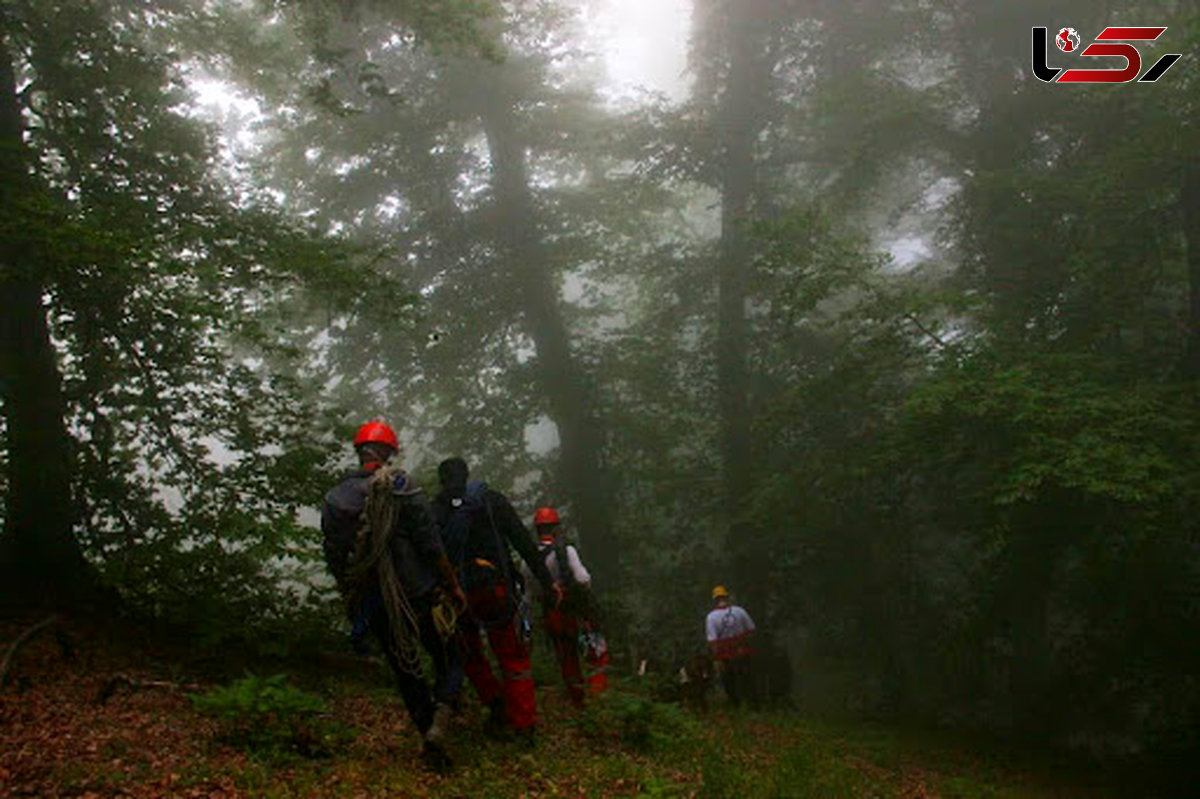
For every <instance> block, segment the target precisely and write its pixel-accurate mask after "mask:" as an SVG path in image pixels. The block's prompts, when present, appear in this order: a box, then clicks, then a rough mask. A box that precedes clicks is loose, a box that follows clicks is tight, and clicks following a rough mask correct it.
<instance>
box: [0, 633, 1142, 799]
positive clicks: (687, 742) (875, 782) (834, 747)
mask: <svg viewBox="0 0 1200 799" xmlns="http://www.w3.org/2000/svg"><path fill="white" fill-rule="evenodd" d="M37 621H38V619H36V618H16V619H9V620H7V621H3V622H0V641H3V642H4V645H3V646H4V652H5V654H12V655H13V656H12V658H11V660H9V659H7V658H6V666H7V670H6V673H5V675H4V682H5V685H4V688H3V691H2V692H0V795H4V796H47V797H48V796H135V797H146V796H221V797H234V796H280V797H283V796H447V797H449V796H463V797H476V796H498V797H500V796H513V797H516V796H569V797H579V796H595V797H608V796H679V797H690V796H696V797H742V798H744V797H757V796H772V797H774V796H781V797H852V796H869V797H904V798H906V799H915V798H916V797H1014V798H1015V797H1092V796H1117V795H1149V793H1146V792H1142V791H1136V790H1135V791H1130V790H1129V789H1128V787H1126V788H1125V789H1121V790H1119V789H1117V788H1116V787H1114V785H1113V784H1112V781H1111V780H1108V779H1106V778H1104V777H1102V776H1099V775H1098V774H1096V773H1095V772H1092V773H1091V774H1090V775H1089V776H1086V777H1085V776H1083V775H1084V772H1083V771H1081V770H1076V769H1067V768H1065V767H1062V766H1061V765H1060V766H1057V767H1055V766H1051V765H1049V764H1048V763H1037V764H1035V763H1034V762H1033V761H1032V760H1030V759H1029V758H1028V757H1013V756H1010V755H1003V754H997V753H996V752H995V751H993V752H991V753H985V752H984V750H983V749H982V748H980V747H978V746H976V747H965V746H963V745H962V744H961V743H956V742H953V741H950V740H948V739H945V738H938V737H931V736H929V735H926V734H921V733H913V732H904V731H901V730H899V729H895V728H888V727H884V726H878V725H866V724H849V723H835V722H830V721H821V720H817V719H812V718H809V717H806V716H805V715H804V714H803V713H798V712H774V713H765V712H734V711H730V710H728V709H726V708H723V707H722V706H721V705H720V703H717V704H716V706H714V707H712V708H710V709H709V710H708V711H706V712H703V713H701V712H688V711H684V710H682V709H680V708H679V707H678V706H676V705H672V704H664V703H660V702H653V701H650V700H648V699H647V698H645V696H644V695H643V692H642V691H640V690H639V688H638V686H637V685H636V684H633V683H629V682H624V681H618V682H617V685H616V689H615V690H614V691H612V692H610V694H608V695H606V696H605V697H603V698H602V700H601V701H597V702H595V703H593V704H592V705H591V706H590V707H589V709H588V710H587V711H586V712H583V713H578V712H575V711H573V710H572V709H571V708H570V707H569V705H568V704H567V703H566V702H565V700H564V699H563V697H562V695H561V693H560V691H559V690H558V686H556V685H554V684H553V682H552V673H551V672H550V671H548V668H547V664H545V663H542V664H541V665H540V667H539V669H538V671H539V677H541V678H542V679H541V680H540V681H541V682H543V683H544V684H543V685H542V686H541V687H540V689H539V712H540V728H539V736H538V740H537V742H536V744H535V745H534V746H532V747H530V746H528V745H522V744H519V743H516V742H513V741H496V740H492V739H489V738H487V737H485V736H484V735H483V733H482V732H481V724H480V722H481V714H480V711H479V709H478V707H477V706H476V705H475V703H474V702H467V703H466V705H467V706H466V707H465V708H464V711H463V713H462V714H461V715H460V716H459V717H458V718H457V719H456V722H455V725H454V727H453V738H452V752H453V756H454V760H455V764H454V767H453V769H452V770H451V771H450V772H449V773H446V774H435V773H432V772H431V771H429V770H428V769H426V768H424V767H423V766H422V764H421V762H420V759H419V756H418V747H417V741H416V738H415V735H414V734H413V732H412V730H411V728H410V726H409V724H408V721H407V718H406V716H405V714H404V712H403V707H402V705H401V703H400V701H399V698H398V696H396V695H395V693H394V692H392V691H391V690H390V689H389V687H388V680H387V678H386V674H385V673H383V672H382V671H381V670H378V669H376V668H374V667H364V665H365V664H363V663H358V664H355V663H354V661H352V660H351V659H349V658H346V659H345V662H344V663H341V664H339V662H338V661H337V660H336V659H331V660H330V662H329V663H327V664H321V663H316V662H314V661H313V660H311V659H310V660H308V661H306V662H305V661H296V662H292V663H290V664H289V663H283V662H279V661H275V662H267V661H262V662H259V663H257V664H254V665H257V666H261V667H262V668H263V669H266V670H270V671H272V672H273V671H275V670H277V669H280V668H281V667H282V668H287V667H290V668H291V669H292V674H293V676H292V678H291V679H292V682H294V683H295V684H297V685H301V686H303V688H304V689H305V690H306V691H307V692H308V693H310V694H313V695H316V696H319V697H320V698H321V699H322V700H323V701H324V704H325V708H324V712H323V713H321V714H320V715H319V719H318V721H319V726H316V727H314V728H312V729H314V730H317V731H318V733H317V734H318V735H319V738H320V740H319V741H318V742H317V743H316V745H313V746H309V747H307V749H308V756H300V755H299V754H296V753H295V752H290V753H289V752H285V751H283V750H281V749H274V750H264V749H261V748H257V749H247V748H246V747H245V746H238V745H235V744H234V743H233V742H231V739H230V738H229V731H228V728H227V727H225V726H223V724H222V722H221V720H220V719H216V718H213V717H212V716H210V715H206V714H204V713H202V712H200V710H198V709H197V707H196V706H195V703H194V702H193V701H192V699H191V695H193V694H195V693H202V692H204V691H207V690H210V689H212V688H214V687H215V686H217V685H218V684H219V683H220V682H221V680H222V678H220V677H217V676H216V674H217V673H218V672H219V671H220V670H221V666H222V665H225V666H228V665H230V663H229V662H227V661H226V659H225V658H223V657H222V654H221V653H220V652H211V653H208V658H207V659H206V660H204V659H197V658H196V657H195V656H194V655H192V656H190V657H180V654H179V652H178V651H175V650H172V649H171V648H164V647H159V646H156V645H154V644H152V643H150V642H149V640H148V639H146V638H140V637H139V636H138V635H137V634H136V633H133V634H131V631H130V630H128V629H126V630H121V631H119V632H113V631H112V630H100V629H98V628H95V627H93V626H87V627H84V626H81V625H79V624H73V623H68V622H63V623H60V624H57V625H55V626H54V629H53V631H51V630H49V629H48V630H47V631H46V632H45V633H44V634H38V635H37V636H35V637H31V638H29V640H28V641H27V643H24V644H23V645H21V646H20V647H19V648H17V649H16V650H15V652H14V650H13V647H12V642H14V641H16V640H17V639H18V637H19V636H20V635H21V633H22V631H27V630H28V629H29V628H30V625H31V624H33V623H36V622H37ZM230 660H232V658H230ZM543 660H544V659H543ZM246 665H250V664H247V663H245V662H244V661H242V660H240V659H238V664H237V665H236V666H235V667H234V668H235V669H236V668H244V667H245V666H246ZM214 666H216V667H217V668H216V670H214ZM262 673H265V672H262ZM310 743H311V742H310ZM1147 791H1149V789H1147Z"/></svg>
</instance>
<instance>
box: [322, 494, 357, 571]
mask: <svg viewBox="0 0 1200 799" xmlns="http://www.w3.org/2000/svg"><path fill="white" fill-rule="evenodd" d="M344 517H345V513H344V512H339V510H338V509H337V508H335V507H334V506H333V505H332V504H330V502H329V500H328V499H326V500H325V504H324V506H323V507H322V508H321V534H322V541H321V549H322V550H323V551H324V553H325V565H326V566H328V567H329V573H330V574H332V575H333V580H334V582H335V583H337V587H338V590H339V591H342V592H343V593H344V592H345V589H346V563H347V561H349V559H350V550H352V549H353V548H354V537H355V535H356V531H355V529H354V525H353V524H347V523H346V519H345V518H344Z"/></svg>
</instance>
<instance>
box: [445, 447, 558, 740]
mask: <svg viewBox="0 0 1200 799" xmlns="http://www.w3.org/2000/svg"><path fill="white" fill-rule="evenodd" d="M469 476H470V470H469V469H468V467H467V462H466V461H464V460H463V459H462V458H457V457H456V458H447V459H446V460H444V461H442V462H441V463H440V464H438V480H439V481H440V482H441V485H442V488H441V491H439V492H438V495H437V497H435V498H434V505H433V510H434V515H435V516H436V518H437V521H438V524H439V526H440V528H441V536H442V543H443V546H444V547H445V549H446V553H447V555H448V556H449V557H450V561H451V563H453V564H454V567H455V568H456V569H457V570H458V574H459V580H460V583H461V584H462V586H463V589H464V590H465V591H466V595H467V607H468V612H467V613H466V614H464V615H463V617H462V618H461V619H460V620H459V630H460V633H461V641H462V644H463V647H464V657H465V664H464V665H465V669H466V673H467V678H468V679H470V681H471V685H472V686H474V688H475V693H476V694H478V696H479V701H480V702H481V703H482V704H483V705H485V706H486V707H487V708H488V709H489V711H490V712H489V716H488V721H487V728H488V730H489V731H490V732H493V733H495V732H498V731H499V730H500V729H502V727H503V725H504V724H505V723H507V726H508V727H509V728H510V729H512V730H514V731H517V732H518V733H520V734H521V735H522V736H524V737H526V738H528V739H529V741H530V742H532V740H533V730H534V725H535V724H536V721H537V708H536V703H535V699H534V691H533V688H534V686H533V671H532V665H531V663H530V650H529V642H528V640H527V639H526V637H525V636H524V635H523V630H521V629H518V628H519V627H520V626H521V621H522V614H521V613H519V612H518V611H519V610H520V608H519V605H520V602H521V599H522V597H523V595H524V591H523V590H522V588H521V587H520V586H519V585H518V581H519V576H518V574H517V572H516V569H515V567H514V566H513V562H512V557H511V555H510V554H509V546H510V545H511V546H512V548H513V549H515V550H517V553H518V554H519V555H520V556H521V559H522V560H523V561H524V562H525V563H526V564H527V565H528V566H529V568H530V570H531V571H532V573H533V575H534V576H535V577H536V578H537V580H538V582H540V583H541V584H542V586H543V588H544V590H545V591H546V594H547V595H548V596H552V597H554V602H555V603H556V604H557V603H558V602H560V601H561V600H562V588H561V586H559V585H558V584H557V583H555V582H554V579H553V578H552V577H551V576H550V572H549V571H548V570H547V569H546V564H545V563H543V562H542V559H541V558H540V557H539V556H538V552H537V547H535V546H534V544H533V541H532V540H531V539H530V537H529V531H528V530H526V529H525V525H524V524H522V523H521V519H520V517H519V516H517V512H516V511H515V510H513V507H512V505H511V504H510V503H509V501H508V498H507V497H505V496H504V495H503V494H501V493H500V492H499V491H493V490H492V489H490V488H488V486H487V484H486V483H484V482H482V481H479V480H475V481H470V482H468V477H469ZM484 633H486V635H487V639H488V643H489V644H490V645H491V648H492V652H493V653H494V654H495V655H496V659H497V660H498V661H499V662H500V670H501V673H502V675H503V684H501V682H499V681H497V679H496V677H495V675H494V674H493V673H492V666H491V663H490V662H489V661H488V658H487V653H486V652H485V651H484V647H483V640H482V639H483V634H484Z"/></svg>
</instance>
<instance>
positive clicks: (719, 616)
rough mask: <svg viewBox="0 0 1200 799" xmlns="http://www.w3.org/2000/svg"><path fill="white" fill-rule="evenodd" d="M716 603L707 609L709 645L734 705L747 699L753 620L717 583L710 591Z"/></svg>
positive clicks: (705, 626)
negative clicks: (713, 606)
mask: <svg viewBox="0 0 1200 799" xmlns="http://www.w3.org/2000/svg"><path fill="white" fill-rule="evenodd" d="M712 598H713V602H714V603H716V607H715V608H713V609H712V611H710V612H709V614H708V617H707V618H706V619H705V622H704V632H705V637H706V638H707V639H708V648H709V651H710V652H711V653H712V657H713V662H714V663H715V664H716V669H717V673H718V674H719V675H721V684H722V685H723V686H724V688H725V693H726V695H728V697H729V701H730V702H731V703H732V704H733V705H735V706H736V705H739V704H741V703H742V701H743V700H746V699H749V696H748V691H749V688H750V686H749V684H748V683H749V680H748V677H749V671H750V656H751V655H752V654H753V653H754V650H753V648H752V647H751V646H750V641H751V638H752V637H753V635H754V630H755V627H754V620H753V619H751V618H750V614H749V613H747V612H746V611H745V609H744V608H742V607H741V606H739V605H735V604H733V603H732V602H730V599H729V591H728V590H727V589H726V588H725V586H723V585H718V586H717V587H716V588H714V589H713V591H712Z"/></svg>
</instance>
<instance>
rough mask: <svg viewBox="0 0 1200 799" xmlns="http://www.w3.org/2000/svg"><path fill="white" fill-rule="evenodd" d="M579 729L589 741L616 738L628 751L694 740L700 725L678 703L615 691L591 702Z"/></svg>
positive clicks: (578, 723)
mask: <svg viewBox="0 0 1200 799" xmlns="http://www.w3.org/2000/svg"><path fill="white" fill-rule="evenodd" d="M574 724H575V726H576V728H577V729H578V730H579V731H580V732H581V733H582V734H583V735H584V736H585V737H586V738H588V739H589V740H592V741H594V742H596V743H601V744H607V743H611V742H613V741H615V742H617V743H619V744H620V745H621V746H623V747H625V748H627V749H628V750H629V751H639V752H646V751H650V752H654V751H659V752H661V751H669V750H672V749H674V748H676V747H679V746H681V745H683V744H685V743H690V742H694V741H695V740H696V738H697V736H698V734H699V729H700V727H699V724H698V723H697V721H696V720H695V718H694V717H692V716H691V715H689V714H688V713H686V712H685V711H683V710H682V709H680V707H679V706H678V705H675V704H667V703H663V702H656V701H654V700H652V699H649V698H646V697H643V696H638V695H636V694H629V693H625V692H613V693H611V694H608V695H604V696H601V697H599V698H597V699H596V700H595V701H593V702H590V703H589V704H588V705H587V706H586V708H585V709H584V711H583V712H582V713H581V714H580V715H579V718H578V719H576V720H575V721H574Z"/></svg>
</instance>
